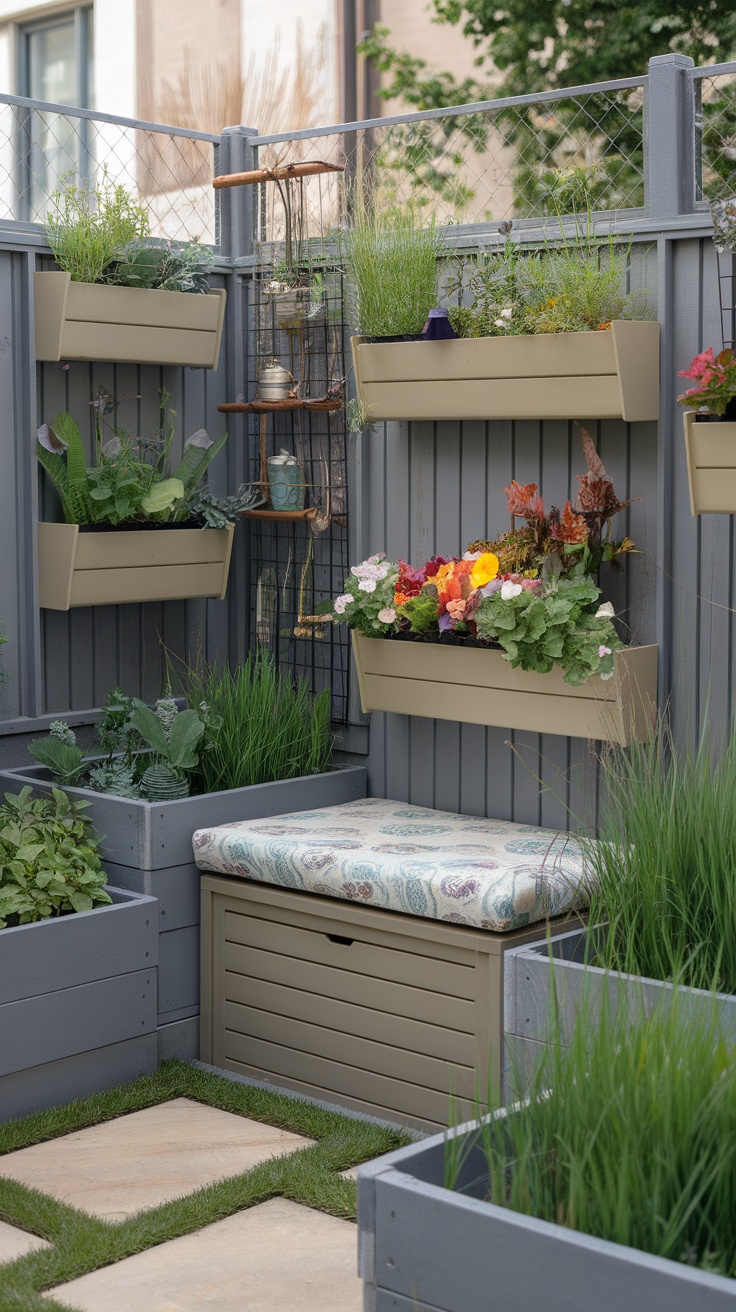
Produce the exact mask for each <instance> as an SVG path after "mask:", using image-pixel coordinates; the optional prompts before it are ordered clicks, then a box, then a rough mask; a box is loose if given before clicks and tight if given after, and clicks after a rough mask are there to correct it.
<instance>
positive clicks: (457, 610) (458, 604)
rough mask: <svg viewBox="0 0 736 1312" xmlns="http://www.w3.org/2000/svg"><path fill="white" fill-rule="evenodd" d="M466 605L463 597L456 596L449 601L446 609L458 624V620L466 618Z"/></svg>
mask: <svg viewBox="0 0 736 1312" xmlns="http://www.w3.org/2000/svg"><path fill="white" fill-rule="evenodd" d="M466 605H467V602H466V601H465V599H464V598H463V597H456V598H454V599H453V600H452V601H448V603H447V606H446V607H445V609H446V611H447V614H448V615H449V616H450V619H452V620H454V621H455V623H456V624H457V622H458V620H462V619H464V618H465V607H466Z"/></svg>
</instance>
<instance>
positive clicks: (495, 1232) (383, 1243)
mask: <svg viewBox="0 0 736 1312" xmlns="http://www.w3.org/2000/svg"><path fill="white" fill-rule="evenodd" d="M457 1133H458V1134H460V1135H461V1136H462V1137H463V1138H467V1137H468V1136H469V1137H470V1142H468V1144H467V1145H466V1146H467V1148H468V1153H467V1156H466V1158H465V1161H464V1163H463V1166H462V1170H461V1173H460V1177H459V1179H458V1187H459V1190H461V1191H462V1192H455V1191H451V1190H449V1189H445V1188H444V1187H443V1178H444V1152H445V1136H444V1135H439V1134H438V1135H435V1136H434V1137H433V1138H431V1139H425V1140H424V1141H423V1142H422V1143H418V1144H412V1145H411V1146H410V1147H408V1148H400V1149H399V1150H398V1151H397V1152H395V1153H389V1154H388V1155H387V1156H386V1157H382V1158H379V1159H378V1160H377V1161H375V1162H370V1163H369V1164H368V1165H367V1166H362V1167H361V1168H360V1170H359V1172H358V1227H359V1269H360V1274H361V1276H362V1277H363V1280H364V1281H365V1302H364V1308H365V1312H389V1310H390V1312H532V1310H533V1309H535V1308H544V1309H545V1312H622V1310H623V1309H625V1310H626V1312H700V1309H703V1312H705V1309H708V1312H734V1310H735V1309H736V1280H729V1279H727V1278H726V1277H724V1276H716V1275H710V1274H708V1273H706V1272H703V1271H699V1270H697V1269H695V1268H693V1267H691V1266H685V1265H683V1264H680V1263H679V1262H672V1261H669V1260H668V1259H665V1258H661V1257H654V1256H652V1255H651V1254H649V1253H644V1252H641V1251H639V1250H638V1249H634V1248H625V1247H623V1246H622V1245H620V1244H614V1243H611V1242H609V1241H608V1240H603V1239H594V1238H592V1237H591V1236H590V1235H584V1234H579V1233H578V1232H577V1231H574V1230H568V1229H566V1228H565V1227H564V1226H559V1225H553V1224H551V1223H549V1222H546V1221H538V1220H535V1219H534V1218H533V1217H528V1216H523V1215H522V1214H521V1213H519V1212H512V1211H509V1210H508V1209H506V1208H504V1207H497V1206H495V1205H494V1204H491V1203H487V1202H485V1201H484V1195H485V1193H486V1189H487V1180H488V1176H487V1171H486V1163H485V1157H484V1155H483V1152H482V1149H481V1148H480V1147H478V1146H474V1147H471V1142H472V1139H473V1137H474V1135H473V1127H472V1126H464V1127H461V1128H460V1129H459V1130H458V1132H457Z"/></svg>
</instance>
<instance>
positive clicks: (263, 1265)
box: [53, 1198, 362, 1312]
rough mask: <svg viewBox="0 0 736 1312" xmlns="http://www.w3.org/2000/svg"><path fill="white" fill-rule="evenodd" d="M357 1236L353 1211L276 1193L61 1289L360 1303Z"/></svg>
mask: <svg viewBox="0 0 736 1312" xmlns="http://www.w3.org/2000/svg"><path fill="white" fill-rule="evenodd" d="M356 1245H357V1230H356V1227H355V1226H354V1225H352V1224H351V1223H350V1222H349V1221H341V1220H339V1219H338V1218H336V1217H334V1216H326V1215H325V1214H324V1213H323V1212H315V1211H313V1210H312V1209H311V1208H309V1207H303V1206H302V1205H301V1204H300V1203H292V1202H290V1201H289V1200H288V1199H286V1198H274V1199H271V1200H270V1201H269V1202H267V1203H261V1204H259V1205H258V1206H256V1207H251V1208H249V1209H248V1210H247V1211H245V1212H239V1213H237V1215H235V1216H230V1217H228V1218H227V1219H226V1220H224V1221H217V1222H216V1223H215V1224H214V1225H210V1226H207V1227H206V1228H205V1229H204V1230H198V1231H197V1232H196V1233H195V1234H192V1235H185V1236H183V1237H182V1238H181V1239H172V1240H169V1241H168V1242H167V1243H164V1244H160V1245H159V1246H158V1247H157V1248H150V1249H148V1250H147V1252H145V1253H138V1254H137V1255H136V1256H135V1257H128V1258H126V1259H125V1260H124V1261H122V1262H118V1263H116V1264H115V1265H114V1266H108V1267H104V1268H103V1269H102V1270H101V1271H95V1272H93V1273H92V1274H90V1275H86V1276H82V1277H81V1278H80V1279H78V1280H73V1281H71V1282H70V1283H69V1284H67V1285H58V1286H57V1287H56V1289H54V1291H53V1295H54V1297H55V1298H56V1299H58V1301H59V1302H60V1303H63V1304H68V1305H69V1306H70V1307H73V1308H80V1309H83V1312H141V1309H145V1312H202V1309H204V1308H206V1309H207V1312H360V1309H361V1307H362V1285H361V1282H360V1280H359V1279H358V1276H357V1275H356Z"/></svg>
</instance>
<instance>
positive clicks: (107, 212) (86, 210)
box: [45, 169, 149, 282]
mask: <svg viewBox="0 0 736 1312" xmlns="http://www.w3.org/2000/svg"><path fill="white" fill-rule="evenodd" d="M50 206H51V208H50V210H49V213H48V216H47V218H46V221H45V227H46V236H47V238H48V243H49V246H50V247H51V250H52V252H53V256H54V259H55V260H56V263H57V264H58V266H59V268H60V269H62V270H63V271H64V272H65V273H69V274H71V277H72V280H73V281H74V282H101V281H102V280H103V272H104V270H105V269H106V267H107V265H108V264H109V263H110V261H111V259H112V258H113V256H114V254H115V252H116V251H117V250H118V249H119V248H120V247H123V246H127V245H128V243H129V242H131V241H133V239H135V238H138V239H140V238H145V237H146V236H147V235H148V230H149V224H148V214H147V213H146V210H145V209H144V208H143V207H142V206H141V205H139V204H138V202H137V201H135V200H134V199H133V197H132V196H131V195H130V193H129V192H128V191H126V189H125V187H124V186H123V185H122V184H121V183H114V182H113V181H112V180H111V178H110V176H109V174H108V172H107V169H103V171H102V178H101V180H100V182H99V183H97V184H94V183H92V182H77V181H75V177H74V175H73V174H68V175H67V176H66V177H65V178H63V179H62V183H61V186H60V187H59V188H58V190H57V191H55V192H54V193H53V195H52V196H51V200H50Z"/></svg>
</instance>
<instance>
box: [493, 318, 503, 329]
mask: <svg viewBox="0 0 736 1312" xmlns="http://www.w3.org/2000/svg"><path fill="white" fill-rule="evenodd" d="M493 327H494V328H505V327H506V322H505V320H504V319H494V320H493Z"/></svg>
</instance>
